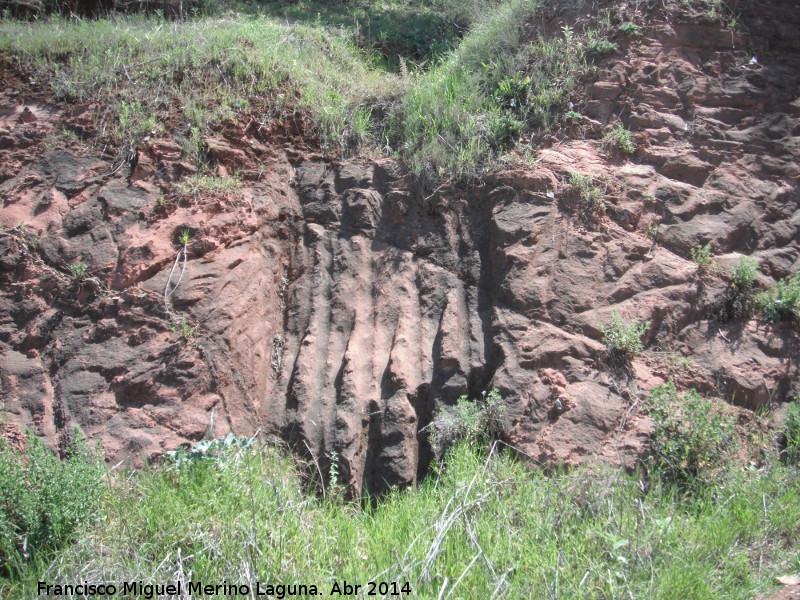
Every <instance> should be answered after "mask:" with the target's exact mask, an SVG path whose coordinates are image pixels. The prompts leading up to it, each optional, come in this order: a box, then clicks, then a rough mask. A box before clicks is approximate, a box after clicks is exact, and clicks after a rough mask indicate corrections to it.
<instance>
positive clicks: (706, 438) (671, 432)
mask: <svg viewBox="0 0 800 600" xmlns="http://www.w3.org/2000/svg"><path fill="white" fill-rule="evenodd" d="M648 409H649V413H650V416H651V417H652V418H653V434H652V437H651V439H650V448H651V451H652V455H651V456H650V459H649V460H650V463H649V464H650V467H651V469H652V471H653V472H654V473H655V474H657V475H658V476H660V477H662V478H663V479H665V480H666V481H667V482H672V483H678V484H682V485H688V486H693V485H696V484H701V483H703V482H705V481H707V480H708V478H709V477H710V475H711V474H712V473H713V472H714V471H715V469H716V468H717V467H719V466H720V465H722V464H723V463H724V461H725V458H726V457H727V455H728V454H729V452H730V451H731V450H732V449H733V447H734V445H735V443H734V437H733V425H734V421H733V418H732V417H730V416H728V415H725V414H724V412H723V411H722V410H720V408H719V407H717V406H715V405H714V403H713V402H711V401H710V400H706V399H705V398H703V397H702V396H700V394H698V393H697V392H696V391H695V390H691V391H689V392H687V393H685V394H684V395H683V396H678V393H677V391H676V389H675V385H674V384H673V383H672V382H670V383H667V384H666V385H660V386H657V387H656V388H655V389H654V390H653V391H652V392H651V394H650V398H649V399H648Z"/></svg>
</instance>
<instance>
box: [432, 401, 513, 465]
mask: <svg viewBox="0 0 800 600" xmlns="http://www.w3.org/2000/svg"><path fill="white" fill-rule="evenodd" d="M504 414H505V404H504V402H503V397H502V396H501V395H500V392H499V390H497V389H493V390H491V391H490V392H489V393H485V392H484V394H483V397H482V398H480V399H478V400H474V401H473V400H470V399H469V398H468V397H467V396H466V395H464V396H461V397H460V398H459V399H458V401H457V402H456V404H455V406H453V407H451V408H442V409H441V411H439V413H438V415H437V416H436V418H435V419H434V420H433V422H432V423H431V424H430V425H428V428H429V429H430V434H429V439H430V443H431V447H432V448H433V451H434V454H435V455H436V456H438V457H439V458H441V457H443V456H444V454H445V453H446V452H447V450H448V449H449V448H450V447H451V446H452V445H453V444H454V443H455V442H457V441H458V440H461V439H467V440H474V441H483V442H486V441H488V440H490V439H492V438H495V437H496V436H497V435H499V433H500V431H501V428H502V427H501V426H502V419H503V415H504Z"/></svg>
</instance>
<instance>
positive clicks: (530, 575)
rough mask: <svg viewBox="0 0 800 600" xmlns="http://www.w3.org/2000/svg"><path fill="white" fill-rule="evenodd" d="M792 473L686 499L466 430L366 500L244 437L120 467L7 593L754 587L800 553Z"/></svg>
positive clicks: (497, 593) (617, 593) (556, 592)
mask: <svg viewBox="0 0 800 600" xmlns="http://www.w3.org/2000/svg"><path fill="white" fill-rule="evenodd" d="M797 475H798V474H797V471H796V470H794V471H793V470H791V469H789V468H787V467H785V466H783V465H781V464H779V463H774V464H770V465H769V466H767V467H765V468H763V469H760V470H756V469H753V470H741V469H735V468H734V469H730V470H728V471H727V472H726V473H725V474H724V476H723V475H721V476H720V478H719V479H718V481H717V482H716V485H715V486H714V487H713V488H711V487H709V488H705V489H704V490H703V491H702V492H700V493H696V494H694V495H692V496H685V495H682V494H681V493H679V492H678V491H676V488H672V487H669V486H659V485H647V484H645V482H643V481H641V480H640V479H639V478H637V477H636V476H631V475H625V474H623V473H621V472H619V471H616V470H614V469H612V468H600V469H597V470H595V471H590V470H579V471H578V472H574V473H570V474H563V475H554V476H549V477H548V476H545V475H542V474H540V473H532V472H530V471H529V470H528V469H527V468H526V467H525V466H523V465H522V464H520V463H519V462H517V461H515V460H514V459H513V458H511V457H510V456H508V455H506V454H503V453H500V452H499V451H494V452H492V453H487V452H486V450H485V449H484V450H480V449H477V448H476V447H473V446H471V445H470V444H469V443H468V442H461V443H460V444H457V445H456V446H454V448H453V449H452V450H451V451H450V454H449V455H448V458H447V460H446V463H445V465H444V467H443V469H442V471H441V472H440V473H439V476H438V477H431V478H429V479H427V480H426V481H425V482H423V484H422V485H421V486H420V487H418V488H410V489H406V490H396V491H394V492H392V493H391V494H389V495H388V496H387V497H385V498H384V499H383V500H381V501H380V502H378V503H377V504H376V506H375V507H374V508H372V507H371V504H370V503H367V505H366V508H361V507H360V506H359V505H357V504H351V503H346V502H343V501H341V500H339V499H338V498H337V496H336V494H335V493H329V494H328V495H327V496H326V498H325V499H319V498H318V497H315V496H310V495H307V494H305V493H303V491H302V486H301V484H300V478H299V475H298V472H297V471H296V469H295V468H294V466H293V465H292V463H291V462H290V461H289V460H288V459H286V458H283V457H281V456H280V455H279V454H278V453H277V452H276V451H274V450H273V449H270V448H264V449H262V450H260V451H255V452H253V451H250V452H246V451H239V452H233V453H230V454H227V455H224V457H223V459H221V460H219V461H202V462H200V463H198V464H194V465H192V466H188V467H183V468H181V469H177V470H176V469H174V468H160V469H152V470H149V471H143V472H138V473H134V474H132V475H130V476H127V477H119V478H118V479H117V481H116V483H115V484H114V486H113V487H111V488H109V489H108V491H107V496H106V498H105V501H104V505H103V510H102V520H101V522H100V524H99V525H98V526H95V527H87V528H86V529H85V530H84V532H83V536H82V538H81V539H80V541H79V542H78V543H77V544H76V545H74V546H72V547H71V548H70V549H69V550H68V551H65V552H63V553H62V554H60V555H59V556H58V557H57V558H56V560H55V561H54V562H53V563H52V564H51V565H50V566H49V567H48V568H47V569H46V571H44V572H43V571H42V566H39V568H38V569H36V568H34V569H32V571H31V572H29V573H28V574H27V576H26V577H24V578H22V579H21V580H17V581H16V582H15V583H10V582H6V583H5V584H4V588H3V590H2V593H4V594H5V596H4V597H7V598H18V597H23V596H24V595H26V594H28V593H30V591H31V589H33V588H32V586H34V585H35V581H37V580H43V581H47V582H50V583H55V582H62V583H67V582H75V581H83V580H87V581H90V582H100V581H106V582H119V581H142V582H145V583H147V582H150V583H160V584H163V583H170V582H176V581H182V582H184V589H185V586H186V582H188V581H190V580H194V581H198V580H200V581H203V582H204V583H212V584H216V583H222V582H223V581H227V582H229V583H244V584H247V585H250V586H253V585H254V584H255V582H256V581H261V582H262V584H264V583H266V582H271V583H273V584H276V583H284V584H291V583H304V584H306V585H311V584H314V585H316V586H317V588H318V590H319V591H320V592H322V593H324V594H327V593H328V592H329V591H330V589H331V587H332V585H333V583H334V582H335V581H338V582H340V583H341V582H342V581H344V580H347V581H348V582H350V583H351V584H353V583H358V584H361V585H365V584H367V582H369V581H397V582H399V585H402V584H403V583H404V582H406V581H407V582H408V583H409V585H410V586H411V589H412V591H413V593H412V595H411V596H410V597H416V598H447V597H450V598H491V597H495V598H549V597H558V598H598V599H599V598H647V599H651V598H652V599H660V598H663V599H665V600H673V599H674V598H685V599H690V598H696V599H705V598H708V599H711V598H741V599H743V600H744V599H748V600H749V598H751V597H752V595H753V594H754V593H755V592H756V591H759V590H762V589H764V588H765V587H768V586H769V585H770V584H771V582H772V578H773V577H774V576H775V575H776V574H780V573H783V572H786V571H789V572H791V571H793V570H797V569H798V568H800V558H798V539H800V537H799V536H798V534H799V533H800V531H798V523H800V483H799V482H798V477H797ZM329 491H330V490H329ZM363 591H366V588H362V592H363ZM359 597H363V594H360V595H359Z"/></svg>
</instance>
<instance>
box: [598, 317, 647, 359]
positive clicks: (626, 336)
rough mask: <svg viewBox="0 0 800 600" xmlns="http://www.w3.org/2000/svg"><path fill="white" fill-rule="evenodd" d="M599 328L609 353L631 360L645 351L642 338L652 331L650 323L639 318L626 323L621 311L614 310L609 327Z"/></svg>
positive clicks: (602, 324)
mask: <svg viewBox="0 0 800 600" xmlns="http://www.w3.org/2000/svg"><path fill="white" fill-rule="evenodd" d="M598 327H599V328H600V332H601V333H602V334H603V341H604V342H605V344H606V347H607V348H608V350H609V352H612V353H615V354H617V355H620V356H623V357H628V358H630V357H632V356H636V355H637V354H639V353H640V352H641V351H642V350H643V349H644V344H643V343H642V337H643V336H644V334H645V333H647V331H648V330H649V329H650V321H642V320H640V319H638V318H637V319H634V320H633V321H632V322H630V323H626V322H625V321H624V320H623V319H622V317H621V316H620V314H619V311H618V310H613V311H611V321H610V322H609V323H608V325H606V324H605V323H600V324H599V325H598Z"/></svg>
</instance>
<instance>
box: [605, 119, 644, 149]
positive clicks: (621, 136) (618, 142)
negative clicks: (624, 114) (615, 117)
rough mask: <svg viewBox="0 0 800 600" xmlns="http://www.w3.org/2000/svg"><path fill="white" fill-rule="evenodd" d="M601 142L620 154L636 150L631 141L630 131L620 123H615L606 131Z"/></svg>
mask: <svg viewBox="0 0 800 600" xmlns="http://www.w3.org/2000/svg"><path fill="white" fill-rule="evenodd" d="M603 144H604V145H605V147H606V148H611V149H613V150H616V151H617V152H620V153H622V154H633V153H634V152H636V145H635V144H634V143H633V138H632V137H631V132H630V131H629V130H628V129H625V126H624V125H622V123H617V125H616V126H615V127H614V129H612V130H611V131H610V132H608V133H607V134H606V136H605V138H603Z"/></svg>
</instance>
